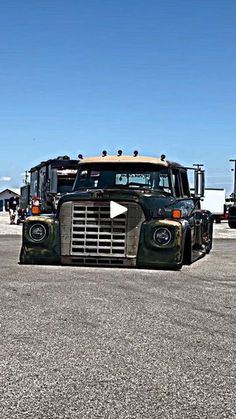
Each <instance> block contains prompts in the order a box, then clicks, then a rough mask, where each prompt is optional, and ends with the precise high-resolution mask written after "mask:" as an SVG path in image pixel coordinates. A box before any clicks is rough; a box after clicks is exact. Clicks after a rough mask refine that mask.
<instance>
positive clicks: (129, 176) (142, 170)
mask: <svg viewBox="0 0 236 419" xmlns="http://www.w3.org/2000/svg"><path fill="white" fill-rule="evenodd" d="M112 188H120V189H151V190H160V191H164V192H167V193H171V192H172V189H171V181H170V175H169V171H168V169H167V168H166V167H163V166H154V165H151V164H137V163H136V164H125V163H123V164H118V163H114V164H110V163H106V164H100V165H94V164H93V165H89V164H88V165H85V164H83V165H81V167H80V168H79V171H78V175H77V178H76V181H75V185H74V188H73V189H74V190H78V189H112Z"/></svg>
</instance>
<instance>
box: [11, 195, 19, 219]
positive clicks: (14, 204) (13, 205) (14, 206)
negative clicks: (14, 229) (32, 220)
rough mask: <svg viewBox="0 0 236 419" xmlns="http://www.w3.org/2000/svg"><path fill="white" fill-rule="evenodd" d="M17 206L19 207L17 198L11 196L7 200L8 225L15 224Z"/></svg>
mask: <svg viewBox="0 0 236 419" xmlns="http://www.w3.org/2000/svg"><path fill="white" fill-rule="evenodd" d="M18 205H19V198H18V197H17V196H12V197H11V198H10V199H9V215H10V224H15V221H16V214H17V209H18Z"/></svg>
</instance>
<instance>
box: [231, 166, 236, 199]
mask: <svg viewBox="0 0 236 419" xmlns="http://www.w3.org/2000/svg"><path fill="white" fill-rule="evenodd" d="M230 161H232V162H234V169H232V170H234V205H235V204H236V159H230Z"/></svg>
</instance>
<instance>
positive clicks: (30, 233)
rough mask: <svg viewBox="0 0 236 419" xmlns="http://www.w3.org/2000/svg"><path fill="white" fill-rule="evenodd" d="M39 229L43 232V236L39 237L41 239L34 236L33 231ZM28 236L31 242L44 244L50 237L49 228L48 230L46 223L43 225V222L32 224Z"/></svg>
mask: <svg viewBox="0 0 236 419" xmlns="http://www.w3.org/2000/svg"><path fill="white" fill-rule="evenodd" d="M39 227H40V228H41V229H42V230H43V235H42V236H41V237H39V238H36V237H35V236H34V235H33V234H32V230H33V229H35V228H39ZM28 235H29V238H30V240H31V241H33V242H34V243H41V242H43V241H44V240H45V239H46V238H47V236H48V228H47V226H46V225H45V224H44V223H41V222H36V223H32V224H31V225H30V226H29V229H28Z"/></svg>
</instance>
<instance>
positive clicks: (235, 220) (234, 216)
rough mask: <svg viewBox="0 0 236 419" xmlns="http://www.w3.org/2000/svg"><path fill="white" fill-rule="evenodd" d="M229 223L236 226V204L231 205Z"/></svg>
mask: <svg viewBox="0 0 236 419" xmlns="http://www.w3.org/2000/svg"><path fill="white" fill-rule="evenodd" d="M228 225H229V227H230V228H236V205H232V206H231V207H229V215H228Z"/></svg>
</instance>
